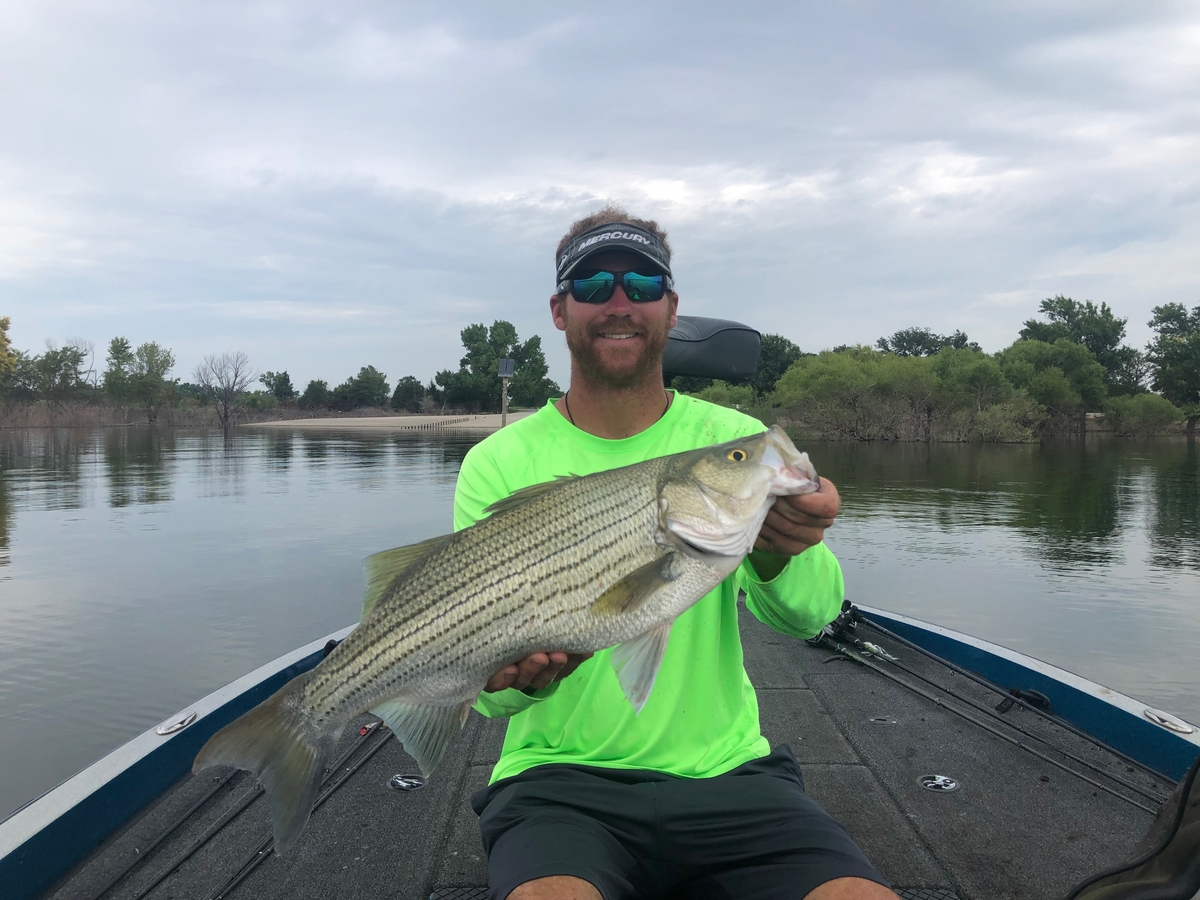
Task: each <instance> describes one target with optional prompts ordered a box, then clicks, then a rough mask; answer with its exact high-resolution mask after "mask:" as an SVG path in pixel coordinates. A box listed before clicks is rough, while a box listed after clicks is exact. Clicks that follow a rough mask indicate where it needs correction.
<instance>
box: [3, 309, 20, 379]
mask: <svg viewBox="0 0 1200 900" xmlns="http://www.w3.org/2000/svg"><path fill="white" fill-rule="evenodd" d="M11 325H12V320H11V319H10V318H9V317H8V316H4V317H3V318H0V389H5V388H6V387H7V386H8V384H9V382H11V381H12V378H13V376H14V375H16V373H17V351H16V350H14V349H13V346H12V339H11V338H10V337H9V336H8V329H9V327H10V326H11Z"/></svg>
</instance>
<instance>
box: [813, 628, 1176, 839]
mask: <svg viewBox="0 0 1200 900" xmlns="http://www.w3.org/2000/svg"><path fill="white" fill-rule="evenodd" d="M810 640H811V641H813V642H814V643H816V644H818V645H820V644H824V645H825V646H828V647H830V648H831V649H833V650H834V651H835V652H837V653H839V654H841V655H842V656H844V657H846V658H847V659H850V660H853V661H854V662H856V663H858V664H859V665H861V666H865V667H866V668H868V669H870V670H871V671H872V672H877V673H878V674H880V675H882V676H883V677H884V678H886V679H888V680H889V681H892V682H895V683H896V684H898V685H900V686H902V687H905V688H907V689H908V690H910V691H912V692H913V693H914V694H917V695H918V696H920V697H924V698H925V699H926V700H928V701H930V702H931V703H933V704H934V705H935V706H939V707H941V708H942V709H944V710H946V711H948V712H952V713H954V714H955V715H956V716H960V717H961V718H963V719H966V720H967V721H968V722H970V723H971V724H972V725H975V726H976V727H978V728H982V729H983V730H984V731H986V732H988V733H989V734H992V735H995V736H996V737H998V738H1000V739H1001V740H1004V741H1007V742H1008V743H1010V744H1013V745H1015V746H1017V747H1020V748H1021V749H1022V750H1025V751H1026V752H1027V753H1030V754H1032V755H1033V756H1036V757H1037V758H1038V759H1040V760H1042V761H1043V762H1048V763H1049V764H1050V765H1052V766H1054V767H1055V768H1058V769H1062V770H1063V771H1064V772H1067V773H1069V774H1071V775H1074V776H1075V777H1076V778H1079V779H1081V780H1083V781H1086V782H1087V783H1088V784H1090V785H1092V787H1095V788H1099V789H1100V790H1102V791H1104V792H1105V793H1106V794H1111V795H1112V796H1114V797H1117V798H1119V799H1121V800H1124V801H1125V802H1126V803H1128V804H1130V805H1131V806H1136V807H1137V808H1138V809H1141V810H1145V811H1146V812H1148V813H1150V814H1151V815H1153V814H1154V813H1155V812H1156V811H1157V807H1155V808H1151V807H1149V806H1145V805H1143V804H1141V803H1139V802H1138V801H1137V800H1134V799H1133V798H1131V797H1127V796H1125V795H1124V794H1122V793H1120V792H1119V791H1117V790H1114V789H1113V788H1112V787H1109V786H1108V785H1106V784H1103V783H1101V782H1099V781H1096V780H1095V779H1093V778H1089V777H1088V776H1087V775H1085V774H1083V773H1082V772H1079V771H1076V770H1075V769H1072V768H1071V767H1070V766H1068V765H1067V764H1066V763H1063V762H1060V761H1059V760H1057V759H1054V758H1053V757H1050V756H1047V755H1046V754H1045V753H1042V752H1041V751H1040V750H1038V749H1037V748H1036V747H1031V746H1029V745H1028V744H1026V743H1025V742H1024V741H1019V740H1017V739H1016V738H1014V737H1012V736H1011V735H1008V734H1005V733H1004V732H1003V731H1001V730H1000V729H999V728H995V727H993V726H992V725H991V724H989V723H988V722H986V721H984V720H983V719H980V718H978V717H976V716H973V715H971V714H970V713H968V712H966V711H964V710H961V709H959V708H957V707H956V706H954V705H952V704H950V703H947V702H946V701H945V700H943V699H942V698H941V697H938V696H936V695H934V694H931V693H929V691H926V690H924V689H923V688H920V687H918V686H917V685H915V684H911V683H909V682H907V681H905V680H904V679H903V678H900V677H899V676H897V675H894V674H892V673H891V672H889V671H887V670H886V669H885V668H883V666H881V665H878V664H877V663H875V662H873V661H872V660H871V659H870V658H869V657H868V656H863V655H862V654H859V653H854V652H853V651H852V650H850V649H849V648H848V647H846V646H845V645H844V644H842V643H841V642H839V641H838V640H837V639H836V638H835V637H834V636H833V635H831V634H829V633H827V632H825V631H822V632H821V634H820V635H819V636H818V637H817V638H812V639H810ZM867 652H868V654H869V653H870V651H867ZM935 687H938V689H939V690H941V691H943V692H944V693H947V694H950V695H951V696H953V697H954V698H955V699H958V700H965V699H966V698H963V697H960V696H958V695H956V694H954V692H953V691H951V690H947V689H945V688H942V687H940V686H937V685H935ZM1005 724H1006V725H1007V724H1008V723H1007V722H1006V723H1005ZM1010 727H1012V726H1010ZM1027 736H1028V737H1033V738H1035V739H1038V738H1037V737H1036V735H1027ZM1043 743H1045V742H1043ZM1052 749H1054V750H1055V752H1060V753H1064V755H1065V752H1064V751H1060V750H1058V749H1057V748H1052ZM1091 768H1094V767H1091ZM1097 771H1098V770H1097ZM1098 774H1102V775H1106V777H1111V776H1108V775H1107V773H1104V772H1099V771H1098ZM1149 799H1156V798H1149Z"/></svg>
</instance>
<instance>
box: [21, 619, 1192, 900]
mask: <svg viewBox="0 0 1200 900" xmlns="http://www.w3.org/2000/svg"><path fill="white" fill-rule="evenodd" d="M858 609H859V610H860V611H861V612H862V613H864V614H865V615H866V617H867V618H868V619H871V620H877V621H878V622H879V623H880V624H881V625H884V627H887V628H889V629H890V630H894V631H895V632H896V633H897V634H899V635H900V636H901V637H904V638H906V639H907V640H911V641H913V643H915V644H917V645H919V646H921V647H923V648H924V649H926V650H928V651H930V652H932V653H934V654H935V655H937V656H939V657H941V658H943V659H945V660H948V661H950V662H953V663H955V664H957V665H960V666H962V667H963V668H966V669H969V670H971V671H976V672H978V673H979V674H980V675H982V676H983V677H984V678H986V679H988V680H989V681H991V682H992V683H993V684H995V685H996V686H997V687H998V688H1000V689H1003V685H1004V684H1006V683H1008V682H1011V681H1012V677H1013V675H1014V674H1017V673H1020V674H1023V675H1027V676H1029V677H1032V678H1034V679H1035V683H1033V684H1029V683H1026V684H1023V685H1021V686H1022V687H1033V688H1035V689H1037V690H1041V691H1042V692H1043V693H1045V694H1047V696H1049V697H1050V699H1051V703H1052V705H1053V706H1054V707H1055V708H1056V714H1057V715H1059V716H1060V717H1062V718H1064V719H1066V720H1067V721H1069V722H1071V723H1072V724H1074V725H1076V726H1078V727H1081V728H1083V729H1084V730H1086V731H1088V733H1089V734H1091V735H1092V736H1093V737H1095V738H1097V739H1100V740H1103V741H1104V742H1105V743H1107V744H1109V745H1110V746H1112V747H1115V748H1116V749H1118V750H1121V751H1122V752H1125V753H1128V755H1130V756H1132V757H1134V758H1135V759H1138V760H1139V761H1143V762H1146V763H1147V764H1149V765H1151V766H1152V767H1154V768H1156V769H1159V770H1164V762H1163V760H1166V761H1167V762H1168V763H1170V766H1169V768H1170V769H1171V770H1174V769H1175V768H1177V767H1178V766H1179V765H1180V764H1182V763H1183V761H1184V757H1186V761H1187V764H1190V762H1191V760H1192V759H1194V758H1195V755H1196V752H1195V748H1198V747H1200V733H1193V734H1192V735H1180V734H1176V733H1174V732H1170V731H1168V730H1166V729H1165V728H1162V727H1161V726H1158V725H1155V724H1154V723H1152V722H1150V721H1149V720H1147V719H1145V718H1143V717H1142V713H1143V711H1144V710H1145V709H1146V708H1147V704H1145V703H1142V702H1140V701H1138V700H1135V699H1134V698H1132V697H1129V696H1127V695H1125V694H1122V693H1120V692H1118V691H1114V690H1112V689H1111V688H1107V687H1104V686H1103V685H1100V684H1098V683H1097V682H1093V681H1090V680H1088V679H1086V678H1083V677H1082V676H1079V675H1076V674H1074V673H1072V672H1069V671H1067V670H1065V669H1061V668H1059V667H1057V666H1054V665H1052V664H1050V663H1046V662H1043V661H1042V660H1039V659H1037V658H1036V657H1032V656H1029V655H1028V654H1024V653H1021V652H1019V651H1016V650H1011V649H1009V648H1007V647H1003V646H1001V645H999V644H994V643H991V642H989V641H986V640H983V639H981V638H976V637H973V636H971V635H968V634H964V633H962V632H958V631H954V630H953V629H950V628H945V627H943V626H940V625H934V624H932V623H929V622H924V621H922V620H920V619H916V618H913V617H911V616H905V615H901V614H899V613H893V612H888V611H885V610H882V609H878V608H875V607H870V606H861V605H860V606H858ZM356 627H357V623H355V624H354V625H349V626H346V627H345V628H342V629H339V630H338V631H335V632H333V633H331V634H329V635H326V636H325V637H322V638H319V639H317V640H315V641H311V642H309V643H307V644H305V645H303V646H301V647H298V648H297V649H295V650H293V651H291V652H289V653H285V654H283V655H282V656H279V657H277V658H276V659H274V660H272V661H270V662H268V663H265V664H264V665H262V666H259V667H258V668H256V669H254V670H253V671H251V672H249V673H247V674H246V675H243V676H242V677H241V678H238V679H236V680H235V681H232V682H230V683H229V684H227V685H225V686H224V687H222V688H220V689H218V690H217V691H214V692H213V693H211V694H208V695H207V696H205V697H203V698H201V699H200V700H199V701H197V702H196V703H194V704H191V705H189V706H188V707H186V708H185V709H184V710H181V711H180V713H177V714H176V715H175V716H171V717H168V718H167V719H166V720H164V722H170V721H172V719H175V718H178V717H179V716H180V715H182V714H184V713H186V712H192V711H194V712H195V713H196V719H195V720H194V721H193V722H192V723H191V724H190V725H188V726H187V727H186V728H183V729H182V730H180V731H178V732H175V733H173V734H170V735H166V736H162V735H159V734H157V733H156V732H155V730H154V729H153V728H151V729H148V730H147V731H145V732H144V733H142V734H140V735H138V736H137V737H135V738H133V739H132V740H130V741H129V742H127V743H126V744H124V745H122V746H121V747H118V748H117V749H116V750H114V751H112V752H111V753H109V754H107V755H106V756H104V757H102V758H101V759H99V760H97V761H96V762H95V763H93V764H92V765H90V766H88V767H87V768H85V769H83V770H82V771H81V772H79V773H77V774H76V775H74V776H72V777H71V778H69V779H67V780H66V781H64V782H63V783H62V784H60V785H58V786H57V787H55V788H53V789H51V790H50V791H47V792H46V793H45V794H43V795H42V796H41V797H39V798H37V799H35V800H32V801H30V802H29V803H28V804H26V805H25V806H23V807H21V808H20V809H18V810H17V811H16V812H14V813H13V814H12V815H10V816H9V817H8V818H6V819H4V820H3V821H0V882H3V883H6V884H8V885H9V886H10V890H13V891H14V893H13V894H11V896H12V897H13V898H14V900H27V898H28V900H32V898H34V897H37V896H39V895H40V894H41V893H42V892H44V891H45V890H46V889H47V888H49V887H51V886H52V885H53V884H54V883H55V882H56V881H58V880H59V879H60V878H61V877H62V876H64V875H65V874H67V873H68V872H69V871H70V870H71V869H73V868H74V867H75V866H76V865H78V864H79V863H80V862H82V861H83V860H84V859H85V858H87V856H88V855H89V854H90V853H91V852H93V851H94V850H95V849H96V848H97V847H99V846H100V845H102V844H103V843H104V842H105V841H106V840H107V839H108V838H110V837H111V836H112V835H113V834H115V833H117V832H118V831H119V830H120V829H121V828H122V827H123V826H125V825H126V824H127V823H128V822H129V821H131V820H133V819H134V818H135V817H136V816H137V814H138V813H139V812H141V811H142V810H143V809H145V808H146V806H147V805H148V804H150V803H151V802H153V800H154V799H155V798H157V797H158V796H160V795H161V794H162V792H163V791H165V790H167V789H168V788H169V787H170V786H171V785H172V784H174V783H175V782H176V781H178V780H179V778H181V777H182V776H183V775H185V774H186V773H187V771H188V770H189V769H190V768H191V762H192V759H193V757H194V756H195V754H196V752H198V750H199V748H200V747H201V746H202V745H203V743H204V741H206V740H207V739H208V738H209V737H210V736H211V735H212V734H214V733H215V732H216V731H217V730H219V729H220V728H222V727H224V726H225V725H226V724H228V723H229V722H231V721H233V720H234V719H235V718H237V717H238V716H239V715H241V714H242V713H243V712H246V711H247V710H248V709H250V708H252V707H253V706H254V705H256V704H257V703H259V702H261V701H262V700H264V699H266V698H267V697H268V696H270V694H272V693H274V692H275V691H276V690H278V689H279V688H280V687H282V686H283V684H285V683H286V682H287V681H288V680H290V679H291V678H294V677H295V676H296V675H299V674H301V673H302V672H306V671H309V670H310V669H312V668H314V667H315V666H316V665H317V664H318V663H319V662H320V661H321V658H322V651H323V649H324V647H325V645H326V644H327V643H328V641H330V640H341V639H343V638H344V637H345V636H346V635H348V634H349V633H350V632H351V631H353V630H354V629H355V628H356ZM1105 712H1107V713H1108V714H1109V715H1108V716H1104V715H1101V714H1102V713H1105ZM1113 712H1116V713H1119V715H1118V716H1115V717H1114V716H1112V715H1111V714H1112V713H1113ZM1106 720H1107V721H1106ZM1131 723H1136V724H1132V725H1131ZM1097 726H1099V727H1097ZM1123 729H1124V730H1123ZM1129 731H1133V732H1136V735H1137V740H1135V741H1132V746H1131V741H1130V740H1129V739H1128V736H1127V733H1128V732H1129ZM1164 748H1166V752H1165V753H1164ZM1147 756H1149V759H1147ZM1151 760H1153V761H1156V762H1157V765H1156V764H1155V762H1152V761H1151ZM1186 768H1187V766H1186V765H1183V769H1182V770H1183V771H1186ZM1167 774H1172V773H1171V772H1170V771H1168V772H1167ZM1176 777H1178V776H1176ZM114 791H115V792H117V793H116V794H115V796H116V797H119V798H120V802H116V803H114V802H113V798H112V796H109V795H112V794H113V793H114ZM122 791H124V793H122Z"/></svg>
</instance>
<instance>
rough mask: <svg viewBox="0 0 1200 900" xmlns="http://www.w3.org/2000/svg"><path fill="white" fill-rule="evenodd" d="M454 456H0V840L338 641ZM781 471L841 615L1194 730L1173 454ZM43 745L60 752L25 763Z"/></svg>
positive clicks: (457, 448)
mask: <svg viewBox="0 0 1200 900" xmlns="http://www.w3.org/2000/svg"><path fill="white" fill-rule="evenodd" d="M473 443H474V440H473V439H472V438H470V437H468V436H449V435H447V436H443V437H438V436H435V435H430V434H394V433H392V434H389V433H385V432H374V433H350V432H343V433H305V432H303V431H297V432H279V431H265V430H264V431H240V430H238V431H234V432H233V433H232V434H231V435H230V436H229V437H228V439H226V438H225V437H224V436H223V435H222V434H221V432H219V431H172V430H171V429H165V428H160V429H154V430H151V429H147V428H129V429H111V430H94V431H85V430H69V429H58V430H44V431H33V430H26V431H5V432H3V433H0V567H3V568H2V571H0V710H2V711H3V716H0V767H3V770H4V771H6V772H12V773H15V774H14V775H13V777H11V778H6V779H0V817H2V816H3V815H4V814H5V813H6V812H7V811H9V810H11V809H13V808H15V806H16V805H19V804H20V803H21V802H23V801H24V800H27V799H29V798H30V797H31V796H33V795H35V794H37V793H40V792H41V791H42V790H45V789H46V788H48V787H51V786H53V785H54V784H55V783H57V782H58V781H61V780H62V779H63V778H65V777H67V776H69V775H70V774H71V773H72V772H74V771H77V770H78V769H79V768H81V767H82V766H84V765H86V764H87V763H88V762H90V761H91V760H93V759H95V758H97V757H98V756H100V755H102V754H103V753H105V752H107V751H108V750H110V749H112V748H113V747H115V746H117V745H118V744H120V743H121V742H123V741H124V740H127V739H128V738H129V737H131V736H132V735H134V734H137V733H138V732H139V731H141V730H143V729H145V728H146V727H148V726H151V725H153V724H154V723H155V722H157V721H159V720H161V719H162V718H163V717H164V716H165V715H167V714H169V713H171V712H174V711H175V710H177V709H180V708H182V707H184V705H185V704H187V703H190V702H192V701H194V700H195V699H196V698H197V697H200V696H203V695H204V694H205V693H207V692H208V691H211V690H214V689H215V688H217V687H220V686H221V685H223V684H226V683H228V682H229V681H231V680H233V679H234V678H237V677H239V676H240V675H242V674H244V673H245V672H247V671H249V670H251V669H252V668H254V667H255V666H256V665H260V664H261V663H263V662H265V661H267V660H269V659H272V658H274V657H275V656H278V655H279V654H281V653H284V652H286V651H288V650H290V649H292V648H294V647H296V646H298V645H300V644H302V643H304V642H305V641H309V640H312V639H313V638H314V637H319V636H320V635H323V634H326V633H328V632H330V631H333V630H334V629H335V628H339V627H341V626H344V625H346V624H347V623H348V622H351V621H353V620H354V617H355V616H356V615H357V612H358V609H359V608H360V604H361V597H362V578H361V564H362V559H363V557H365V556H367V555H368V554H370V553H374V552H377V551H379V550H384V549H387V548H389V547H395V546H400V545H403V544H409V543H414V542H416V541H419V540H422V539H424V538H428V537H432V536H434V535H436V534H439V533H444V532H446V531H448V530H449V528H450V522H451V500H452V497H453V489H454V482H455V478H456V476H457V472H458V469H459V467H460V465H461V463H462V460H463V458H464V457H465V456H466V453H467V451H468V450H469V449H470V447H471V446H472V445H473ZM805 449H808V450H809V451H810V452H812V454H813V459H814V461H815V462H816V464H817V467H818V469H819V470H820V471H821V472H822V474H824V475H827V476H828V477H830V478H832V479H833V480H834V481H835V482H837V484H838V486H839V488H840V490H841V491H842V495H843V498H844V505H843V510H844V512H843V516H842V518H841V519H840V520H839V524H838V526H837V527H836V528H834V529H833V530H832V531H831V533H830V544H831V546H832V545H836V546H835V549H836V550H837V552H838V553H839V555H840V556H841V558H842V560H843V565H844V567H845V570H846V573H847V590H848V591H849V592H850V596H851V597H852V598H853V599H855V600H858V601H860V602H863V603H867V604H870V605H878V606H884V607H887V608H891V609H895V610H896V611H898V612H907V613H910V614H912V615H916V616H919V617H921V618H926V619H930V620H933V621H937V622H941V623H943V624H945V625H947V626H949V627H954V628H960V629H961V630H964V631H967V632H971V633H974V634H978V635H980V636H981V637H985V638H989V639H992V640H996V641H998V642H999V643H1002V644H1005V645H1008V646H1013V647H1015V648H1016V649H1018V650H1022V651H1023V652H1028V653H1032V654H1034V655H1037V656H1041V657H1043V658H1046V659H1048V660H1050V661H1051V662H1056V663H1060V664H1062V665H1064V666H1065V667H1066V668H1069V669H1072V670H1074V671H1078V672H1080V673H1081V674H1083V675H1085V676H1087V677H1091V678H1094V679H1096V680H1098V681H1101V682H1103V683H1107V684H1110V685H1111V686H1113V687H1115V688H1117V689H1119V690H1125V691H1126V692H1128V693H1131V694H1134V695H1135V696H1139V697H1141V698H1143V699H1145V700H1147V701H1148V702H1152V703H1153V705H1156V706H1160V707H1162V708H1165V709H1169V710H1171V711H1173V712H1176V713H1178V714H1181V715H1183V716H1184V717H1186V718H1191V719H1196V720H1200V706H1197V705H1196V704H1197V701H1196V697H1197V696H1198V695H1197V691H1196V688H1197V687H1200V684H1198V683H1197V676H1196V674H1195V664H1194V660H1195V658H1196V656H1197V654H1200V609H1197V607H1196V603H1195V598H1196V597H1197V596H1200V460H1198V459H1197V451H1196V448H1195V446H1194V445H1193V446H1188V445H1186V444H1185V443H1183V442H1172V441H1169V440H1160V441H1156V442H1153V443H1147V444H1138V443H1132V442H1120V441H1107V442H1095V441H1091V442H1088V443H1085V444H1078V443H1064V444H1056V445H1046V446H1040V447H1039V446H1013V447H978V446H958V445H955V446H940V445H912V444H908V445H898V446H897V445H860V444H841V443H831V444H815V445H807V446H806V447H805ZM64 561H69V564H64ZM181 635H184V636H186V640H180V639H179V638H180V636H181ZM1147 660H1152V662H1150V663H1148V662H1147ZM63 722H67V723H69V724H70V727H71V731H72V740H71V741H60V742H50V743H47V742H46V741H45V739H44V735H45V734H46V733H48V732H49V731H52V730H54V729H57V728H61V727H62V723H63Z"/></svg>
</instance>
